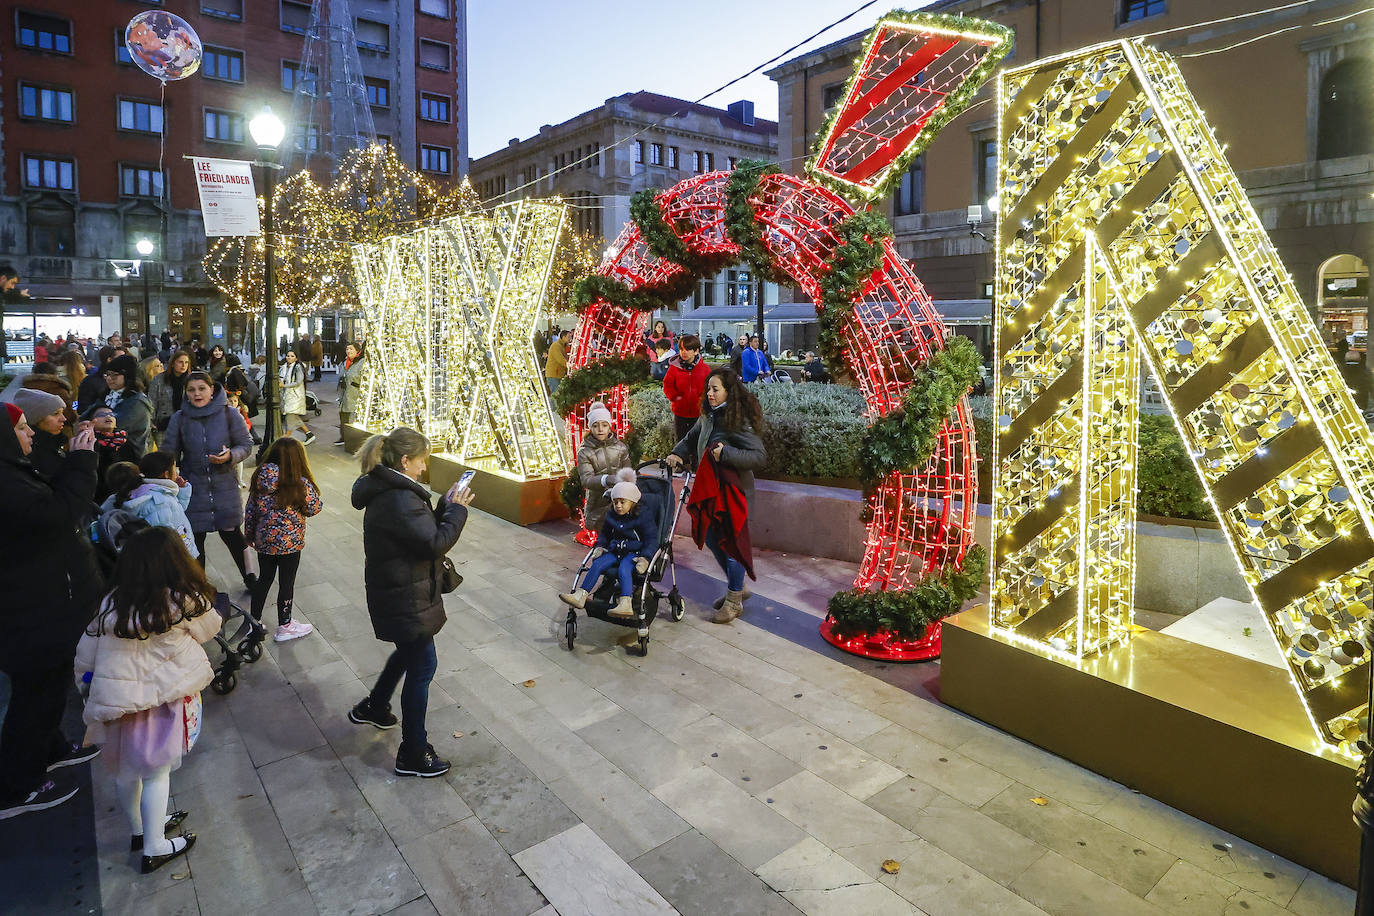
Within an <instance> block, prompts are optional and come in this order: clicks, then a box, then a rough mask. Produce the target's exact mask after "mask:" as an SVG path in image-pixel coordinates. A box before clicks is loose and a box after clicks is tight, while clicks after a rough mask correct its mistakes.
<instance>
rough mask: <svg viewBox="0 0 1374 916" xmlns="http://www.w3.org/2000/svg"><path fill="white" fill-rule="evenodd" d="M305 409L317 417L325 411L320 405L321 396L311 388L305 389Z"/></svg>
mask: <svg viewBox="0 0 1374 916" xmlns="http://www.w3.org/2000/svg"><path fill="white" fill-rule="evenodd" d="M305 409H306V410H308V411H310V412H311V413H313V414H314V415H315V416H317V417H318V416H319V415H320V414H322V413H324V408H322V407H321V406H320V396H319V395H318V394H316V393H315V392H313V391H311V390H310V389H309V388H307V389H305Z"/></svg>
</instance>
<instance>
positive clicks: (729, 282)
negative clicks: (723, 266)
mask: <svg viewBox="0 0 1374 916" xmlns="http://www.w3.org/2000/svg"><path fill="white" fill-rule="evenodd" d="M725 304H726V305H738V306H746V307H747V306H751V305H753V304H754V276H753V274H751V273H750V272H749V271H747V270H727V271H726V272H725Z"/></svg>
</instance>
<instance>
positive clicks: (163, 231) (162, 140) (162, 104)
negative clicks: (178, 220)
mask: <svg viewBox="0 0 1374 916" xmlns="http://www.w3.org/2000/svg"><path fill="white" fill-rule="evenodd" d="M158 82H159V83H161V84H162V93H161V96H160V97H159V98H158V110H159V111H160V112H162V130H160V131H158V135H157V176H158V181H160V182H162V193H161V194H159V195H158V200H159V202H160V203H161V204H162V214H161V218H160V219H159V220H158V222H159V224H160V225H159V227H158V228H159V230H160V231H159V234H160V236H161V237H160V238H159V239H158V240H157V241H158V247H159V248H163V249H165V248H166V247H167V229H168V227H167V219H168V216H167V214H168V211H169V210H170V209H171V207H172V193H171V190H170V189H169V187H168V185H169V182H168V181H167V175H166V172H164V171H163V160H164V159H165V158H166V154H167V80H166V79H161V80H158ZM166 263H167V252H166V251H165V250H164V251H163V252H162V260H161V261H160V262H159V264H158V272H157V292H158V295H160V296H165V294H166V290H165V288H164V287H163V284H164V283H166V282H167V274H166V271H165V265H166ZM143 313H144V314H145V315H149V316H151V315H152V308H151V306H150V305H149V304H148V303H147V302H145V303H143ZM151 320H152V319H151V317H150V318H149V322H150V323H151ZM152 330H153V329H152V328H151V327H148V328H144V329H143V333H144V334H151V333H152Z"/></svg>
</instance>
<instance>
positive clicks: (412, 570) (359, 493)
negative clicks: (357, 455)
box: [353, 465, 468, 642]
mask: <svg viewBox="0 0 1374 916" xmlns="http://www.w3.org/2000/svg"><path fill="white" fill-rule="evenodd" d="M353 508H355V509H362V510H363V557H364V560H365V567H364V570H363V582H364V583H365V584H366V586H367V613H368V615H369V616H370V617H371V618H372V632H374V633H376V634H377V638H378V639H383V640H386V641H387V642H409V641H410V640H414V639H421V638H423V637H426V636H433V635H434V634H435V633H438V632H439V630H440V628H441V627H443V625H444V621H446V620H447V619H448V618H447V617H446V616H445V614H444V596H443V593H442V592H440V591H439V580H440V567H439V562H440V559H441V558H442V557H443V556H444V555H445V554H447V553H448V552H449V551H450V550H452V549H453V545H454V544H457V543H458V535H460V534H462V533H463V525H464V524H465V523H466V522H467V520H468V510H467V509H466V508H465V507H463V506H460V505H458V504H457V503H449V502H443V501H440V503H439V507H438V508H437V509H435V508H431V506H430V503H429V491H428V490H427V489H426V488H425V486H424V485H423V484H420V483H416V482H415V481H413V480H411V479H410V478H409V477H407V476H405V475H404V474H402V473H401V472H400V471H395V470H392V469H391V468H388V467H386V466H384V465H378V466H377V467H375V468H373V469H372V471H371V472H370V473H367V474H364V475H363V476H361V477H359V478H358V479H357V480H356V481H354V483H353Z"/></svg>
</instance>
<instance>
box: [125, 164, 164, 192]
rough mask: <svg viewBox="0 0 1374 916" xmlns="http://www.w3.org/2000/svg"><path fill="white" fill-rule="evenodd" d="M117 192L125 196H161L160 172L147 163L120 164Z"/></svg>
mask: <svg viewBox="0 0 1374 916" xmlns="http://www.w3.org/2000/svg"><path fill="white" fill-rule="evenodd" d="M119 193H120V194H123V195H124V196H125V197H161V196H162V173H161V172H159V171H158V170H157V169H155V168H153V167H152V166H147V165H121V166H120V167H119Z"/></svg>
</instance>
